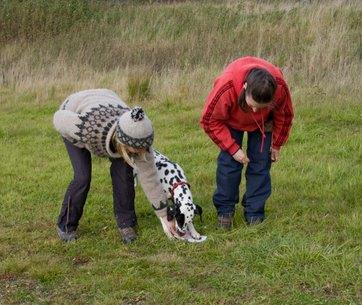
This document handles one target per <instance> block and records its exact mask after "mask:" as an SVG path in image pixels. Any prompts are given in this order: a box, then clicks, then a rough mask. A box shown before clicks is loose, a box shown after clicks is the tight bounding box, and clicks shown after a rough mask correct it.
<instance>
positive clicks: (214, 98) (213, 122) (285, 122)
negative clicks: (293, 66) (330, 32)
mask: <svg viewBox="0 0 362 305" xmlns="http://www.w3.org/2000/svg"><path fill="white" fill-rule="evenodd" d="M253 68H263V69H265V70H267V71H268V72H269V73H270V74H271V75H273V76H274V78H275V80H276V82H277V85H278V86H277V90H276V92H275V95H274V100H273V102H272V103H271V104H270V106H268V107H266V108H262V109H259V110H258V111H257V112H254V113H253V112H246V111H244V110H242V109H241V108H240V106H239V104H238V97H239V96H240V94H241V93H242V90H244V87H243V86H244V83H245V80H246V77H247V75H248V73H249V71H250V70H251V69H253ZM270 117H272V121H273V141H272V147H273V148H275V149H280V147H281V146H282V145H283V144H284V143H285V142H286V141H287V139H288V135H289V131H290V128H291V126H292V120H293V117H294V112H293V106H292V101H291V97H290V93H289V89H288V86H287V84H286V83H285V81H284V79H283V74H282V72H281V71H280V69H279V68H277V67H275V66H274V65H272V64H271V63H269V62H267V61H265V60H263V59H261V58H256V57H243V58H240V59H237V60H235V61H234V62H232V63H231V64H230V65H228V66H227V67H226V69H225V70H224V72H223V73H222V74H221V75H220V76H219V77H217V78H216V80H215V83H214V87H213V89H212V90H211V92H210V93H209V96H208V97H207V99H206V103H205V106H204V110H203V112H202V117H201V120H200V123H201V126H202V127H203V129H204V130H205V132H206V133H207V134H208V136H209V137H210V138H211V139H212V140H213V141H214V142H215V143H216V145H218V146H219V147H220V148H221V149H222V150H225V151H228V152H229V153H230V154H232V155H233V154H235V153H236V152H237V151H238V149H239V145H238V144H237V143H236V142H235V140H234V139H233V138H232V136H231V134H230V131H229V128H233V129H237V130H242V131H255V130H257V129H258V128H259V129H260V127H259V126H261V125H262V124H263V123H264V122H265V121H267V120H268V119H269V120H270ZM257 123H258V124H259V126H258V124H257Z"/></svg>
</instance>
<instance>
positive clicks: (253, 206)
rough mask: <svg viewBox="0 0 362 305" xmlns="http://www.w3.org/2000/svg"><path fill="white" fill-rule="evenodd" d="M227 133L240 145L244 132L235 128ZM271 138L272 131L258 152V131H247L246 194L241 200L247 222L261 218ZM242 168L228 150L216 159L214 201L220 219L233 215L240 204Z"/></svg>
mask: <svg viewBox="0 0 362 305" xmlns="http://www.w3.org/2000/svg"><path fill="white" fill-rule="evenodd" d="M230 132H231V135H232V137H233V138H234V139H235V141H236V142H237V143H238V144H239V145H240V146H241V144H242V140H243V134H244V132H243V131H237V130H234V129H231V130H230ZM271 138H272V134H271V132H267V133H266V139H265V143H264V148H263V151H262V152H260V145H261V133H260V131H259V130H257V131H253V132H248V148H247V156H248V158H249V159H250V163H249V164H248V166H247V168H246V173H245V176H246V191H245V193H244V196H243V199H242V204H243V206H244V217H245V220H246V221H247V222H248V223H249V222H253V221H262V220H263V219H264V207H265V202H266V200H267V199H268V198H269V196H270V194H271V181H270V167H271V159H270V145H271ZM242 169H243V165H242V164H241V163H240V162H238V161H236V160H234V158H233V157H232V155H230V154H229V153H228V152H227V151H221V152H220V154H219V156H218V159H217V171H216V184H217V188H216V191H215V193H214V196H213V202H214V205H215V207H216V209H217V213H218V215H219V216H221V215H224V216H229V215H233V214H234V212H235V205H236V204H237V203H238V202H239V186H240V181H241V171H242Z"/></svg>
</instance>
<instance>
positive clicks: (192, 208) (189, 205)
mask: <svg viewBox="0 0 362 305" xmlns="http://www.w3.org/2000/svg"><path fill="white" fill-rule="evenodd" d="M172 201H173V205H172V206H170V207H169V208H168V218H169V220H171V219H175V221H176V228H177V231H178V232H179V233H181V234H182V233H185V232H186V229H187V225H188V224H189V223H192V222H193V219H194V217H195V214H196V215H200V217H201V215H202V208H201V207H200V206H199V205H197V204H195V203H194V202H193V199H192V194H191V191H190V188H189V187H188V186H187V185H186V184H184V185H180V186H179V187H178V188H176V189H175V191H174V193H173V198H172Z"/></svg>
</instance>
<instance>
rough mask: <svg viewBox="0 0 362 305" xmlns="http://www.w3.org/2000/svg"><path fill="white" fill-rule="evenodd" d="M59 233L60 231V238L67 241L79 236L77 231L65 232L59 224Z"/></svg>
mask: <svg viewBox="0 0 362 305" xmlns="http://www.w3.org/2000/svg"><path fill="white" fill-rule="evenodd" d="M57 233H58V236H59V238H60V239H61V240H62V241H66V242H70V241H73V240H76V239H77V238H78V236H77V232H76V231H72V232H64V231H62V230H61V229H60V228H59V227H58V226H57Z"/></svg>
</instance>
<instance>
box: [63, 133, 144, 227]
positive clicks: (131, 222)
mask: <svg viewBox="0 0 362 305" xmlns="http://www.w3.org/2000/svg"><path fill="white" fill-rule="evenodd" d="M64 143H65V146H66V148H67V151H68V154H69V158H70V160H71V163H72V166H73V170H74V177H73V180H72V181H71V182H70V184H69V186H68V189H67V191H66V193H65V196H64V200H63V204H62V208H61V211H60V214H59V217H58V227H59V228H60V229H61V230H62V231H63V232H72V231H75V230H76V229H77V227H78V223H79V220H80V218H81V217H82V214H83V208H84V205H85V201H86V199H87V194H88V191H89V188H90V183H91V176H92V158H91V154H90V152H89V151H88V150H87V149H85V148H78V147H76V146H74V145H73V144H72V143H71V142H69V141H68V140H65V139H64ZM110 161H111V166H110V173H111V177H112V185H113V208H114V215H115V217H116V222H117V225H118V227H120V228H125V227H130V226H131V227H133V226H135V225H136V223H137V220H136V214H135V210H134V198H135V190H134V182H133V170H132V167H131V166H129V165H128V164H127V163H126V162H124V160H123V159H122V158H117V159H110Z"/></svg>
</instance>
